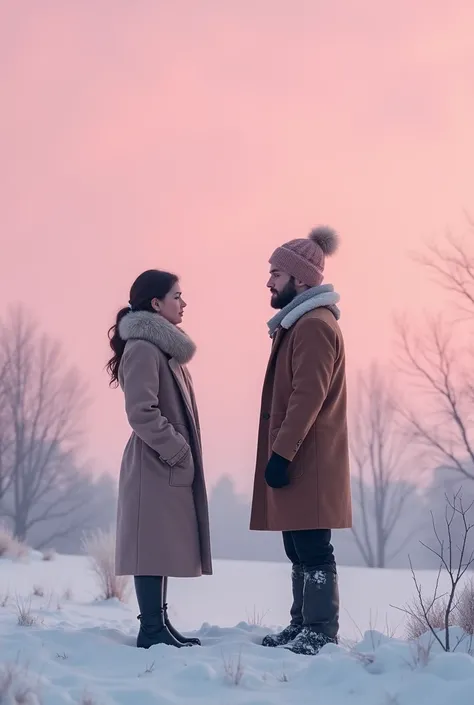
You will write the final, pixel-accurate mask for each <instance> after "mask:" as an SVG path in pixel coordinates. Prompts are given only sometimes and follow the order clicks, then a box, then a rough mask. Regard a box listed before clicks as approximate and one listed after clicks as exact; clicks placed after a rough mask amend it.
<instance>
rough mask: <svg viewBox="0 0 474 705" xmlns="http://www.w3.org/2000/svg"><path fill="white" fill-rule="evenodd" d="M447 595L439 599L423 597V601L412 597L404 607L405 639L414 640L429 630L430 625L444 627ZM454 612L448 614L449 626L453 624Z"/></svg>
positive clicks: (438, 627)
mask: <svg viewBox="0 0 474 705" xmlns="http://www.w3.org/2000/svg"><path fill="white" fill-rule="evenodd" d="M446 608H447V597H440V598H439V599H436V600H433V599H430V600H428V599H423V603H421V602H420V600H419V599H414V600H413V601H412V602H411V603H410V604H409V605H407V607H406V614H407V619H406V623H405V631H406V636H407V639H409V640H410V641H415V640H416V639H419V638H420V636H422V634H426V632H428V631H430V625H431V627H432V628H433V629H444V628H445V620H446ZM454 622H455V619H454V614H453V613H452V612H451V613H450V614H449V626H450V627H452V626H453V625H454Z"/></svg>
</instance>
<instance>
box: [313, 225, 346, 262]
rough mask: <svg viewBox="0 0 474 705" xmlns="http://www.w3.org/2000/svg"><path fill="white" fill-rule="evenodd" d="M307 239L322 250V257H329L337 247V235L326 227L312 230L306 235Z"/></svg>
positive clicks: (322, 226)
mask: <svg viewBox="0 0 474 705" xmlns="http://www.w3.org/2000/svg"><path fill="white" fill-rule="evenodd" d="M308 239H309V240H312V241H313V242H315V243H316V244H317V245H319V247H320V248H321V249H322V251H323V253H324V255H326V256H328V257H330V256H331V255H333V254H334V253H335V252H336V250H337V248H338V247H339V235H338V234H337V232H336V231H335V230H334V229H333V228H330V227H329V226H327V225H319V226H318V227H317V228H313V229H312V230H311V232H310V234H309V235H308Z"/></svg>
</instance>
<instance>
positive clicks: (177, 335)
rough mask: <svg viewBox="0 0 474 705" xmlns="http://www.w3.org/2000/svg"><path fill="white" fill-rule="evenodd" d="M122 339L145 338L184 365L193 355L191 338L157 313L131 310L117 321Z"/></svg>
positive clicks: (193, 348)
mask: <svg viewBox="0 0 474 705" xmlns="http://www.w3.org/2000/svg"><path fill="white" fill-rule="evenodd" d="M118 331H119V335H120V337H121V338H122V340H147V341H148V342H149V343H153V345H156V347H157V348H159V349H160V350H161V351H162V352H164V353H165V354H166V355H169V356H170V357H173V358H174V359H175V360H176V361H177V362H179V364H180V365H186V364H187V363H188V362H189V361H190V360H191V359H192V358H193V356H194V353H195V352H196V346H195V344H194V343H193V341H192V340H191V338H190V337H189V336H188V335H187V334H186V333H185V332H184V331H182V330H181V329H180V328H178V327H177V326H175V325H173V324H172V323H170V322H169V321H167V320H166V318H163V316H160V315H159V314H158V313H150V312H149V311H131V312H130V313H127V314H126V315H125V316H124V317H123V318H122V320H121V321H120V323H119V328H118Z"/></svg>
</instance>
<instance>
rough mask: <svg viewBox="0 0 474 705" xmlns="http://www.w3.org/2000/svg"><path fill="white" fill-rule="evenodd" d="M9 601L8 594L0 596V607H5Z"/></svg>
mask: <svg viewBox="0 0 474 705" xmlns="http://www.w3.org/2000/svg"><path fill="white" fill-rule="evenodd" d="M9 599H10V593H9V592H4V593H2V594H1V595H0V607H6V606H7V604H8V601H9Z"/></svg>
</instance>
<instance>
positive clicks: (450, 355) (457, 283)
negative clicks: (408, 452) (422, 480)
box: [397, 222, 474, 480]
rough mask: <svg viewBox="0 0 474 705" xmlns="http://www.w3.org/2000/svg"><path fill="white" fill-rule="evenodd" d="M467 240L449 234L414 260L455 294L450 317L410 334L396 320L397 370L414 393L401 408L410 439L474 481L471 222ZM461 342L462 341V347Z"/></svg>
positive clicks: (473, 255)
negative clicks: (399, 362)
mask: <svg viewBox="0 0 474 705" xmlns="http://www.w3.org/2000/svg"><path fill="white" fill-rule="evenodd" d="M470 232H471V238H470V239H468V238H465V239H462V238H455V237H454V236H452V235H450V234H448V235H447V236H446V239H445V243H444V246H440V245H438V244H432V245H429V246H428V247H427V250H426V252H424V253H423V254H421V255H418V256H417V257H416V259H417V260H418V261H419V262H420V263H421V264H422V265H423V266H424V267H426V268H427V269H428V271H429V272H431V273H432V274H434V275H435V278H436V281H437V282H438V284H439V285H440V286H441V287H442V288H443V289H445V290H446V291H447V292H449V293H450V294H453V295H454V308H453V309H452V315H449V311H448V314H445V315H444V316H443V317H437V318H435V319H433V320H428V321H427V324H426V325H425V326H424V327H422V329H421V332H418V333H413V331H412V330H410V328H409V327H408V326H407V325H406V324H405V323H404V322H400V321H399V322H398V324H397V327H398V336H399V341H400V344H401V369H402V370H403V372H404V373H405V374H406V375H407V377H408V379H409V380H410V383H411V385H412V389H413V390H416V392H417V395H416V396H417V399H416V402H415V403H413V398H412V400H411V402H412V403H410V404H409V405H408V406H405V408H404V409H403V414H404V416H405V419H406V421H407V424H408V427H409V429H410V430H411V433H412V438H413V440H414V441H415V442H416V443H418V444H419V445H420V446H421V447H423V448H424V449H425V450H428V451H429V452H430V454H431V455H432V456H433V457H434V459H436V460H437V461H438V462H439V463H440V464H441V465H443V466H444V467H446V468H447V469H450V470H455V471H456V472H457V473H459V475H460V476H463V477H464V478H466V479H468V480H472V479H474V416H473V413H472V410H473V406H474V372H473V369H474V359H473V352H472V334H473V332H474V249H473V245H472V240H473V239H474V224H473V223H472V222H470ZM463 341H465V343H464V344H463Z"/></svg>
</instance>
